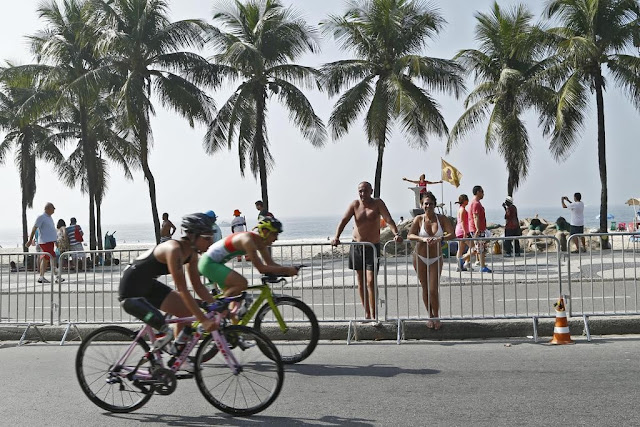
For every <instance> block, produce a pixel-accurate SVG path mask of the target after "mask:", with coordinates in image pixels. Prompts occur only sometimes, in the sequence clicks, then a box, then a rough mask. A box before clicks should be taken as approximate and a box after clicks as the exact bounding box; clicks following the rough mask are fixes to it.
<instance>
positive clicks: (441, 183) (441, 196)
mask: <svg viewBox="0 0 640 427" xmlns="http://www.w3.org/2000/svg"><path fill="white" fill-rule="evenodd" d="M440 203H442V204H443V205H444V179H442V157H440ZM443 211H444V209H443Z"/></svg>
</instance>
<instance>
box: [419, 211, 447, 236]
mask: <svg viewBox="0 0 640 427" xmlns="http://www.w3.org/2000/svg"><path fill="white" fill-rule="evenodd" d="M425 217H426V215H425ZM436 222H437V223H438V230H436V232H435V234H434V235H433V236H432V235H431V234H429V233H427V230H426V229H425V228H424V220H422V226H421V227H420V233H419V234H418V236H420V237H442V236H444V230H443V229H442V226H441V225H440V219H439V218H438V215H436Z"/></svg>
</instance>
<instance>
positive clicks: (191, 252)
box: [118, 213, 216, 331]
mask: <svg viewBox="0 0 640 427" xmlns="http://www.w3.org/2000/svg"><path fill="white" fill-rule="evenodd" d="M181 225H182V230H183V232H184V233H185V236H184V237H182V238H181V239H180V240H168V241H166V242H164V243H160V244H159V245H157V246H155V247H154V248H153V249H150V250H149V251H147V252H145V253H144V254H142V255H140V257H138V258H137V259H136V260H135V261H133V262H132V263H131V264H130V265H129V266H127V268H126V269H125V270H124V273H123V275H122V279H121V280H120V288H119V290H118V293H119V297H120V300H121V301H122V300H124V299H125V298H135V297H143V298H145V299H146V300H147V301H149V303H151V304H152V305H153V306H154V307H156V308H158V309H160V310H162V311H164V312H167V313H171V314H173V315H175V316H178V317H187V316H191V315H194V316H195V317H196V318H197V320H198V321H199V322H200V323H201V324H202V327H203V328H204V329H206V330H208V331H211V330H213V329H215V326H216V325H215V321H214V320H212V319H208V318H207V317H205V315H204V313H203V312H202V310H201V309H200V307H199V306H198V303H197V302H196V300H195V299H194V298H193V296H191V293H190V292H189V290H188V289H187V281H186V279H185V275H184V271H183V266H184V265H186V266H187V268H186V270H187V274H188V275H189V281H190V282H191V286H192V287H193V290H194V291H195V293H196V294H197V295H198V297H200V298H201V299H202V300H204V301H207V302H211V303H212V302H214V298H213V297H212V295H211V293H210V292H209V291H208V290H207V288H206V287H205V286H204V285H203V284H202V282H201V281H200V274H199V273H198V254H200V253H202V252H204V251H206V250H207V248H208V247H209V246H211V243H212V242H213V234H212V231H211V225H212V222H211V218H209V217H208V216H207V215H205V214H202V213H196V214H191V215H187V216H185V217H184V218H182V224H181ZM169 273H171V276H172V277H173V281H174V283H175V286H176V290H172V289H171V288H170V287H169V286H167V285H165V284H164V283H161V282H160V281H158V280H157V278H158V276H162V275H165V274H169Z"/></svg>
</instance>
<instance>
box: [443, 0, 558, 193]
mask: <svg viewBox="0 0 640 427" xmlns="http://www.w3.org/2000/svg"><path fill="white" fill-rule="evenodd" d="M532 18H533V15H532V14H531V13H530V12H529V11H528V10H527V8H526V7H525V6H523V5H519V6H516V7H514V8H512V9H510V10H508V11H504V10H502V9H501V8H500V6H499V5H498V4H497V3H494V4H493V8H492V10H491V12H490V13H477V14H476V19H477V21H478V23H477V25H476V40H477V41H478V43H479V44H480V48H479V49H477V50H476V49H466V50H461V51H460V52H459V53H458V54H457V55H456V56H455V58H454V59H455V60H457V61H459V62H460V64H461V65H462V66H463V67H464V68H465V69H466V70H467V72H473V73H475V82H476V84H477V87H476V88H475V89H474V90H473V92H471V93H470V94H469V96H468V97H467V99H466V100H465V102H464V107H465V112H464V113H463V114H462V116H461V117H460V118H459V119H458V121H457V122H456V124H455V125H454V126H453V128H452V129H451V134H450V135H449V141H448V143H447V153H448V152H449V151H450V150H451V148H452V147H453V146H454V145H455V144H456V143H457V142H458V141H459V140H460V139H462V138H463V137H464V136H465V135H466V134H467V133H469V132H470V131H471V130H472V129H473V128H475V127H476V126H477V125H479V124H480V123H482V122H484V121H485V120H486V119H487V116H488V117H489V120H488V124H487V130H486V132H485V141H484V143H485V148H486V150H487V152H489V151H491V150H492V149H494V148H497V149H498V151H499V152H500V154H501V155H502V157H503V158H504V161H505V163H506V165H507V172H508V179H507V194H508V195H513V191H514V190H515V189H516V188H518V186H519V185H520V182H521V180H524V178H526V177H527V174H528V172H529V156H530V151H531V145H530V143H529V135H528V133H527V129H526V127H525V124H524V122H523V121H522V114H523V113H524V112H525V111H526V110H527V109H529V108H536V109H537V110H538V111H539V112H541V113H542V112H545V111H546V110H547V108H548V106H549V103H550V102H552V100H553V91H552V89H551V88H549V87H545V86H543V85H542V72H543V71H544V70H545V67H546V64H547V61H548V60H546V61H545V60H542V55H543V54H544V52H545V51H546V48H547V43H545V42H546V40H545V39H546V37H545V35H544V32H543V31H542V30H541V29H539V28H537V27H536V26H534V25H532V23H531V21H532Z"/></svg>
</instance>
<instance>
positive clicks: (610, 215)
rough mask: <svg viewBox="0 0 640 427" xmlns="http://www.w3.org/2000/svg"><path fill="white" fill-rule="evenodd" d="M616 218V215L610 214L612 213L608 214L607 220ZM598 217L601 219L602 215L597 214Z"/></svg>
mask: <svg viewBox="0 0 640 427" xmlns="http://www.w3.org/2000/svg"><path fill="white" fill-rule="evenodd" d="M614 218H615V216H613V215H612V214H610V213H608V214H607V220H612V219H614ZM596 219H600V215H597V216H596Z"/></svg>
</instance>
